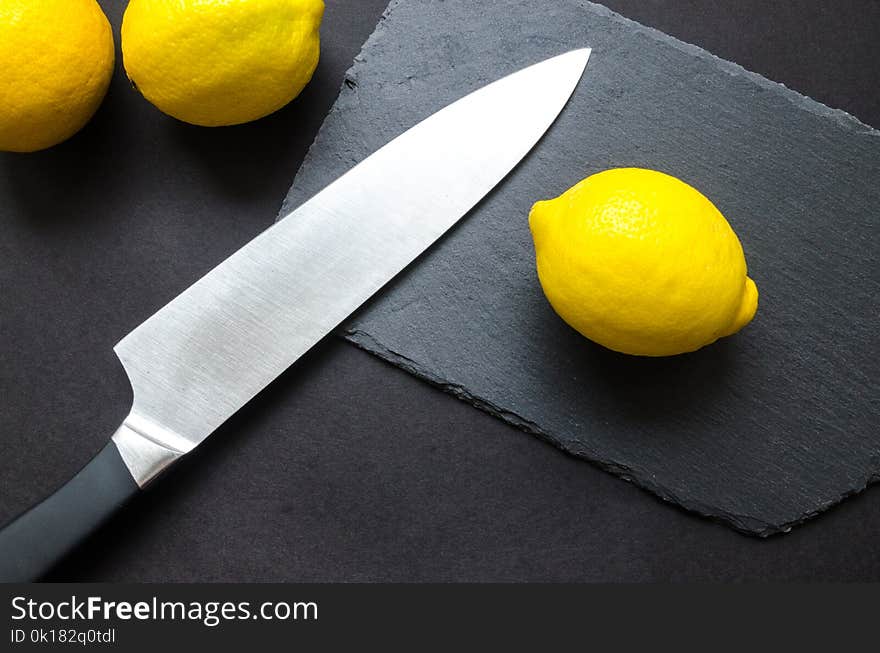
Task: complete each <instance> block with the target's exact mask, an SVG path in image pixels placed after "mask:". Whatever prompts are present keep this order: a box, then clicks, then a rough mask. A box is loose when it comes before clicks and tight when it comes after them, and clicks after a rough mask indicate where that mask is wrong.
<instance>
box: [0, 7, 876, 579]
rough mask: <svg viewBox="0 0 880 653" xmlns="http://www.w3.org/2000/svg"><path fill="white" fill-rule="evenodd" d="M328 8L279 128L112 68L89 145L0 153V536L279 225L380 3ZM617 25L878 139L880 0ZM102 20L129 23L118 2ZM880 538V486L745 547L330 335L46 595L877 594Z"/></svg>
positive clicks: (708, 10) (648, 17)
mask: <svg viewBox="0 0 880 653" xmlns="http://www.w3.org/2000/svg"><path fill="white" fill-rule="evenodd" d="M327 4H328V8H327V16H326V20H325V24H324V27H323V29H322V35H323V56H322V61H321V65H320V67H319V69H318V72H317V73H316V76H315V79H314V80H313V82H312V83H311V85H310V86H309V87H308V88H307V89H306V91H305V92H304V93H303V95H302V96H301V97H300V98H299V99H298V100H297V101H296V102H295V103H293V105H291V106H290V107H288V108H286V109H285V110H283V111H281V112H279V113H278V114H276V115H274V116H271V117H269V118H267V119H265V120H262V121H259V122H257V123H254V124H251V125H247V126H243V127H238V128H232V129H224V130H206V129H200V128H195V127H190V126H187V125H183V124H180V123H176V122H174V121H173V120H171V119H170V118H165V117H164V116H162V115H161V114H159V113H158V112H156V111H155V110H154V109H152V107H150V106H149V105H148V104H147V103H146V102H145V101H143V100H142V99H141V98H140V97H139V96H138V95H137V94H136V93H135V92H134V91H132V90H131V89H129V88H128V87H127V84H126V82H125V80H124V77H123V76H122V75H121V72H120V71H121V68H120V65H119V62H117V69H118V70H117V76H116V78H115V79H114V82H113V85H112V87H111V90H110V94H109V96H108V98H107V101H106V102H105V104H104V105H103V107H102V108H101V110H100V111H99V113H98V114H97V116H96V117H95V119H94V120H93V121H92V123H91V124H90V125H89V126H88V127H87V128H86V129H85V130H84V131H83V132H82V133H81V134H79V135H78V136H76V137H75V138H74V139H72V140H71V141H69V142H68V143H66V144H64V145H62V146H60V147H57V148H54V149H53V150H50V151H48V152H44V153H40V154H36V155H29V156H18V155H2V156H0V289H2V292H0V343H2V346H0V393H2V397H3V399H2V406H3V408H2V412H0V446H2V451H3V455H2V456H0V520H5V519H6V518H9V517H12V516H13V515H14V514H15V513H16V512H18V511H20V510H22V509H23V508H25V507H26V506H28V505H30V504H31V503H33V502H35V501H37V500H39V499H40V498H42V496H44V495H45V494H47V493H48V492H49V491H51V490H52V489H54V488H55V487H56V486H57V485H59V484H60V483H61V482H63V481H65V480H67V478H69V476H70V475H72V474H73V473H74V472H75V471H76V470H78V469H79V468H80V467H81V466H82V465H83V464H84V463H85V462H87V460H88V459H89V458H90V457H91V456H92V455H93V454H94V453H95V452H96V451H97V450H98V449H99V448H100V447H101V446H102V445H103V443H104V442H105V441H106V438H107V437H108V436H109V435H110V433H111V432H112V431H113V430H114V429H115V427H116V425H117V424H118V422H119V421H120V420H121V419H122V418H123V417H124V415H125V413H126V411H127V408H128V406H129V401H130V390H129V388H128V384H127V381H126V379H125V375H124V373H123V371H122V368H121V367H120V366H119V364H118V362H117V361H116V359H115V356H114V354H113V352H112V350H111V347H112V345H113V344H114V343H115V342H116V341H117V340H118V339H119V338H121V337H122V336H123V335H124V334H125V333H127V332H128V331H129V330H130V329H131V328H133V327H134V326H135V325H137V324H138V323H139V322H141V321H142V320H143V319H144V318H146V317H147V316H148V315H149V314H151V313H152V312H153V311H154V310H155V309H157V308H158V307H160V306H161V305H162V304H163V303H164V302H165V301H167V300H168V299H170V298H171V297H172V296H174V295H175V294H176V293H177V292H179V291H180V290H181V289H183V288H184V287H185V286H186V285H187V284H188V283H190V282H191V281H193V280H194V279H195V278H196V277H197V276H199V275H200V274H201V273H203V272H205V271H207V270H208V269H209V268H210V267H212V266H213V265H214V264H215V263H216V262H218V261H219V260H221V259H222V258H224V257H225V256H226V255H228V254H229V253H231V252H232V251H234V250H235V249H236V248H237V247H238V246H240V245H241V244H243V243H244V242H246V241H247V240H248V239H249V238H250V237H252V236H253V235H255V234H256V233H257V232H258V231H260V230H261V229H263V228H265V227H266V226H268V225H270V224H271V222H272V220H273V219H274V217H275V213H276V212H277V210H278V208H279V206H280V204H281V200H282V198H283V196H284V193H285V192H286V190H287V187H288V186H289V184H290V181H291V179H292V178H293V174H294V172H295V171H296V168H297V166H298V165H299V163H300V162H301V160H302V157H303V156H304V154H305V152H306V149H307V148H308V145H309V143H310V142H311V140H312V138H313V137H314V134H315V132H316V130H317V128H318V126H319V125H320V123H321V120H322V119H323V116H324V113H325V112H326V110H327V109H328V108H329V106H330V104H331V103H332V101H333V99H334V97H335V94H336V91H337V89H338V87H339V84H340V83H341V80H342V77H343V73H344V71H345V69H346V68H347V67H348V65H349V63H350V62H351V59H352V58H353V56H354V55H355V54H356V53H357V51H358V49H359V47H360V45H361V43H362V42H363V41H364V39H365V38H366V37H367V36H368V35H369V33H370V32H371V31H372V29H373V27H374V25H375V23H376V21H377V20H378V17H379V15H380V13H381V11H382V9H383V8H384V4H385V3H384V0H368V1H367V0H364V1H361V2H357V3H346V2H328V3H327ZM605 4H606V5H607V6H609V7H611V8H612V9H614V10H616V11H619V12H621V13H623V14H624V15H626V16H628V17H630V18H633V19H635V20H639V21H641V22H643V23H645V24H648V25H651V26H653V27H657V28H659V29H661V30H663V31H666V32H668V33H670V34H672V35H673V36H676V37H678V38H681V39H683V40H685V41H689V42H692V43H695V44H697V45H700V46H703V47H705V48H707V49H708V50H710V51H712V52H714V53H715V54H717V55H719V56H722V57H724V58H728V59H731V60H733V61H736V62H737V63H739V64H742V65H743V66H745V67H746V68H748V69H750V70H754V71H756V72H759V73H762V74H764V75H766V76H767V77H769V78H770V79H773V80H776V81H780V82H783V83H785V84H786V85H788V86H790V87H792V88H794V89H796V90H798V91H800V92H803V93H805V94H807V95H811V96H812V97H814V98H816V99H818V100H819V101H821V102H824V103H826V104H828V105H830V106H833V107H837V108H841V109H844V110H846V111H849V112H850V113H852V114H853V115H855V116H856V117H858V118H859V119H861V120H862V121H864V122H866V123H868V124H871V125H874V126H880V98H878V95H880V94H878V92H877V89H878V88H880V67H878V66H877V63H876V62H877V61H878V56H880V43H878V39H877V34H878V33H880V3H877V2H875V1H864V2H855V1H851V2H840V3H827V2H806V1H798V2H785V3H764V2H758V1H757V0H749V1H748V2H737V3H714V2H708V1H704V2H696V1H688V2H685V1H682V0H653V1H649V2H646V1H645V0H626V1H622V0H621V1H615V2H611V1H609V2H606V3H605ZM102 5H103V6H104V8H105V10H106V11H107V13H108V16H109V17H110V19H111V22H113V23H114V25H115V26H117V28H118V25H119V22H120V20H121V14H122V9H123V3H121V2H111V1H110V0H105V1H104V2H102ZM536 6H538V5H537V4H536ZM116 33H117V34H118V29H117V32H116ZM117 45H118V44H117ZM878 537H880V492H878V490H877V488H872V489H869V490H868V491H867V492H865V493H864V494H863V495H861V496H858V497H855V498H852V499H850V500H848V501H846V502H845V503H844V504H842V505H841V506H840V507H838V508H835V509H834V510H832V511H831V512H829V513H828V514H826V515H824V516H821V517H820V518H818V519H816V520H814V521H813V522H811V523H809V524H807V525H805V526H802V527H800V528H798V529H796V530H795V531H794V532H793V533H791V534H789V535H784V536H777V537H773V538H770V539H768V540H766V541H760V540H755V539H752V538H747V537H744V536H742V535H739V534H737V533H735V532H732V531H730V530H729V529H727V528H725V527H723V526H720V525H717V524H714V523H711V522H708V521H705V520H702V519H700V518H697V517H694V516H691V515H689V514H686V513H684V512H682V511H680V510H678V509H676V508H673V507H671V506H667V505H664V504H662V503H661V502H659V501H658V500H656V499H654V498H653V497H652V496H650V495H649V494H647V493H645V492H643V491H641V490H638V489H637V488H635V487H633V486H631V485H629V484H627V483H624V482H621V481H620V480H618V479H616V478H613V477H611V476H610V475H608V474H605V473H604V472H601V471H599V470H598V469H596V468H594V467H592V466H590V465H587V464H585V463H583V462H580V461H577V460H575V459H572V458H570V457H567V456H565V455H563V454H561V453H560V452H558V451H557V450H556V449H554V448H552V447H550V446H549V445H546V444H542V443H541V442H538V441H536V440H535V439H534V438H532V437H530V436H528V435H526V434H524V433H520V432H518V431H516V430H515V429H513V428H511V427H509V426H506V425H504V424H502V423H500V422H498V421H497V420H495V419H493V418H491V417H489V416H488V415H486V414H483V413H481V412H480V411H477V410H475V409H473V408H471V407H469V406H467V405H465V404H463V403H461V402H459V401H457V400H455V399H454V398H452V397H450V396H448V395H445V394H443V393H441V392H440V391H438V390H435V389H433V388H431V387H429V386H427V385H425V384H423V383H421V382H420V381H418V380H416V379H414V378H412V377H410V376H408V375H407V374H405V373H404V372H402V371H400V370H397V369H395V368H393V367H391V366H389V365H386V364H384V363H382V362H380V361H378V360H376V359H374V358H373V357H371V356H370V355H368V354H366V353H364V352H361V351H358V350H356V349H355V348H353V347H352V346H350V345H348V344H345V343H342V342H339V341H335V340H331V341H326V342H324V343H322V344H321V345H319V346H318V347H317V348H316V350H315V351H313V352H312V353H311V354H310V355H309V356H308V357H307V358H306V359H305V360H303V361H301V362H300V363H298V364H297V365H296V366H295V367H294V368H293V369H291V370H290V371H289V372H288V373H286V374H285V375H283V376H282V377H281V378H280V379H279V380H278V382H276V383H275V384H273V385H272V386H271V387H270V388H269V389H268V390H267V391H266V392H264V393H263V394H262V395H261V396H260V397H258V398H257V399H256V400H255V401H254V402H252V404H251V405H249V406H248V407H246V408H245V409H244V410H243V411H241V412H240V413H239V414H238V415H237V416H236V417H235V418H233V419H232V420H231V421H230V422H229V423H228V424H227V425H225V426H224V427H223V428H222V429H221V430H220V431H218V433H217V434H216V435H215V436H214V437H212V438H211V439H210V440H209V441H208V442H207V443H206V444H205V445H204V446H203V448H201V449H200V451H199V453H198V454H196V455H193V456H191V457H190V459H189V460H185V461H184V462H182V463H181V464H180V465H178V466H177V467H176V468H175V469H174V470H172V472H171V473H170V474H169V475H168V476H167V477H166V478H165V479H163V481H162V482H161V483H159V484H157V485H156V486H154V487H153V488H151V489H150V490H149V491H148V492H147V493H146V494H145V495H144V496H143V497H141V498H140V500H138V501H137V503H136V504H133V505H132V506H130V508H129V509H128V510H127V511H126V512H124V513H123V514H122V515H120V516H119V517H118V518H117V519H115V520H114V521H113V522H112V523H110V524H109V525H108V526H107V527H106V528H105V529H104V530H103V531H102V532H101V533H100V534H99V535H98V536H97V537H96V538H94V539H93V540H92V541H91V542H90V543H89V545H88V547H87V548H86V549H85V550H84V551H82V552H81V553H79V554H76V555H75V556H74V557H72V558H71V559H69V560H68V561H67V562H66V563H65V564H64V565H62V566H61V567H60V568H59V569H58V570H57V571H56V574H55V576H54V578H55V579H58V580H110V581H122V580H132V581H186V580H205V581H212V580H230V581H235V580H239V581H247V580H265V581H342V580H400V581H409V580H712V579H715V580H748V579H780V580H781V579H805V580H806V579H828V580H857V579H858V580H878V579H880V548H878V547H877V546H876V542H877V541H878Z"/></svg>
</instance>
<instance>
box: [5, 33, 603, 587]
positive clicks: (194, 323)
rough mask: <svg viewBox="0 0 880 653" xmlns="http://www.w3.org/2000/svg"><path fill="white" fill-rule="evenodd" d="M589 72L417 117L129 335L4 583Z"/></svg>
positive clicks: (480, 186) (432, 236) (469, 183)
mask: <svg viewBox="0 0 880 653" xmlns="http://www.w3.org/2000/svg"><path fill="white" fill-rule="evenodd" d="M589 57H590V50H589V49H581V50H573V51H571V52H567V53H565V54H562V55H559V56H556V57H553V58H551V59H547V60H545V61H543V62H540V63H537V64H534V65H532V66H529V67H528V68H524V69H522V70H520V71H519V72H516V73H513V74H512V75H508V76H507V77H504V78H502V79H500V80H498V81H495V82H493V83H491V84H489V85H487V86H485V87H483V88H481V89H478V90H476V91H474V92H472V93H471V94H470V95H467V96H465V97H464V98H462V99H460V100H458V101H457V102H454V103H452V104H450V105H448V106H447V107H445V108H443V109H441V110H440V111H438V112H437V113H435V114H433V115H431V116H430V117H428V118H426V119H425V120H423V121H422V122H421V123H419V124H417V125H416V126H414V127H412V128H411V129H409V130H408V131H406V132H404V133H403V134H401V135H400V136H398V137H397V138H395V139H394V140H392V141H391V142H389V143H388V144H387V145H385V146H384V147H382V148H381V149H379V150H378V151H376V152H375V153H374V154H372V155H371V156H370V157H368V158H367V159H365V160H364V161H362V162H361V163H359V164H358V165H356V166H355V167H354V168H352V169H351V170H350V171H349V172H347V173H346V174H344V175H343V176H341V177H340V178H339V179H337V180H336V181H334V182H332V183H331V184H330V185H328V186H327V187H326V188H325V189H324V190H322V191H321V192H319V193H318V194H317V195H315V196H314V197H313V198H312V199H310V200H309V201H307V202H305V203H304V204H303V205H301V206H300V207H299V208H297V209H296V210H294V211H293V212H292V213H291V214H290V215H289V216H288V217H286V218H285V219H284V220H281V221H279V222H278V223H276V224H275V225H273V226H272V227H270V228H269V229H267V230H266V231H264V232H263V233H262V234H260V235H258V236H257V237H256V238H254V239H253V240H252V241H250V242H249V243H247V244H246V245H245V246H244V247H242V248H241V249H239V250H238V251H237V252H235V253H234V254H232V255H231V256H230V257H229V258H227V259H226V260H225V261H223V262H222V263H220V264H219V265H218V266H217V267H215V268H214V269H213V270H211V271H210V272H208V273H207V274H206V275H205V276H203V277H202V278H201V279H199V280H198V281H196V282H195V283H194V284H193V285H192V286H190V287H189V288H188V289H186V290H184V291H183V292H182V293H181V294H180V295H178V296H177V297H176V298H174V299H173V300H172V301H171V302H169V303H168V304H167V305H165V306H164V307H163V308H161V309H160V310H159V311H158V312H156V313H155V314H154V315H153V316H151V317H149V318H148V319H147V320H146V321H145V322H143V323H142V324H141V325H140V326H138V327H136V328H135V329H134V330H133V331H132V332H131V333H129V334H128V335H127V336H125V338H123V339H122V340H121V341H120V342H119V343H118V344H117V345H116V347H115V348H114V351H115V352H116V354H117V356H118V357H119V359H120V361H121V362H122V365H123V367H124V368H125V371H126V373H127V375H128V378H129V380H130V382H131V386H132V390H133V403H132V407H131V410H130V412H129V414H128V416H127V417H126V418H125V419H124V420H123V422H122V424H121V425H120V426H119V428H118V429H117V430H116V432H115V433H114V434H113V435H112V437H111V439H110V442H108V444H107V446H105V447H104V449H102V450H101V452H99V453H98V455H96V456H95V458H93V459H92V461H91V462H90V463H89V464H88V465H86V467H84V468H83V469H82V470H81V471H80V472H79V473H78V474H77V475H76V476H75V477H74V478H73V479H71V481H69V482H68V483H67V484H66V485H65V486H63V487H62V488H61V489H59V490H58V491H57V492H56V493H55V494H53V495H52V496H50V497H49V498H48V499H46V500H44V501H43V502H42V503H40V504H38V505H37V506H35V507H34V508H32V509H31V510H29V511H28V512H25V513H24V514H23V515H21V516H19V517H18V518H16V519H15V520H13V521H12V522H11V523H10V524H8V525H7V526H5V527H4V528H3V529H2V530H0V580H4V581H10V580H19V581H21V580H32V579H35V578H38V577H40V576H41V575H42V574H44V573H45V572H46V571H47V570H48V569H49V568H51V566H52V565H53V564H54V563H55V562H56V561H57V560H59V559H60V558H61V557H63V556H64V555H65V554H66V553H68V552H69V551H70V550H72V548H74V546H75V545H76V544H77V543H78V542H80V541H81V540H82V539H84V538H85V537H86V536H87V535H88V534H89V533H91V532H92V531H93V530H95V529H96V528H97V527H98V526H99V525H100V524H101V523H103V522H104V521H105V520H106V519H107V518H108V517H109V515H111V514H112V513H113V512H115V511H116V510H117V509H118V508H119V507H121V506H122V505H124V503H126V502H127V501H128V500H129V499H130V498H131V497H132V496H134V495H136V494H137V492H138V491H139V490H140V489H142V488H144V487H146V486H147V485H148V484H149V483H150V482H151V481H152V480H153V479H154V478H156V477H157V476H158V475H159V474H160V473H161V472H162V471H164V470H165V469H166V468H167V467H168V466H169V465H171V464H172V463H174V462H175V461H176V460H178V459H179V458H180V457H181V456H183V455H185V454H187V453H189V452H191V451H192V450H193V449H194V448H195V447H197V446H198V445H199V444H200V443H201V442H202V441H203V440H204V439H205V438H206V437H208V436H209V435H210V434H211V433H212V432H213V431H214V430H215V429H216V428H217V427H218V426H220V425H221V424H222V423H223V422H224V421H226V420H227V419H228V418H229V417H230V416H231V415H232V414H234V413H235V412H236V411H237V410H238V409H239V408H241V407H242V406H243V405H244V404H246V403H247V402H248V401H249V400H250V399H252V398H253V397H254V396H255V395H256V394H257V393H258V392H259V391H260V390H262V389H263V388H264V387H265V386H266V385H268V384H269V383H270V382H271V381H272V380H273V379H275V378H276V377H277V376H278V375H279V374H281V373H282V372H283V371H284V370H286V369H287V368H288V367H289V366H290V365H291V364H292V363H294V362H295V361H296V360H297V359H298V358H299V357H300V356H302V355H303V354H304V353H305V352H306V351H308V350H309V349H310V348H311V347H312V346H313V345H314V344H315V343H317V342H318V341H319V340H321V339H322V338H323V337H324V336H326V335H327V334H328V333H330V332H331V331H332V330H333V329H334V328H336V327H337V326H338V325H339V324H340V323H341V322H342V321H343V320H344V319H345V318H346V317H348V316H349V315H350V314H351V313H352V312H353V311H355V310H356V309H357V308H358V307H359V306H360V305H361V304H363V303H364V302H365V301H366V300H367V299H369V298H370V297H371V296H372V295H373V294H375V293H376V292H377V291H379V290H380V289H381V288H382V287H383V286H384V285H385V284H386V283H387V282H388V281H390V280H391V279H392V278H394V277H395V276H396V275H397V274H398V273H400V272H401V271H402V270H403V269H404V268H406V267H407V266H408V265H409V264H410V263H411V262H412V261H414V260H415V259H416V258H417V257H418V256H419V255H420V254H421V253H422V252H423V251H424V250H425V249H427V248H428V247H429V246H430V245H431V244H432V243H434V242H435V241H436V240H437V239H438V238H440V236H442V235H443V233H445V232H446V231H447V230H448V229H449V228H450V227H451V226H452V225H454V224H455V223H456V222H457V221H458V220H459V219H460V218H461V217H462V216H464V215H465V214H466V213H467V212H468V211H469V210H470V209H471V208H472V207H473V206H474V205H475V204H476V203H477V202H478V201H479V200H480V199H481V198H482V197H483V196H484V195H485V194H486V193H488V192H489V191H490V190H491V189H492V188H493V187H495V186H496V185H497V184H498V183H499V182H500V181H501V180H502V179H503V178H504V177H505V176H506V175H507V174H508V173H509V172H510V170H512V169H513V168H514V167H515V166H516V164H517V163H518V162H519V161H520V160H521V159H522V158H523V157H524V156H525V155H526V154H527V153H528V152H529V150H531V149H532V147H534V145H535V143H537V142H538V140H539V139H540V138H541V136H542V135H543V134H544V132H545V131H546V130H547V129H548V128H549V127H550V125H551V124H552V123H553V121H554V120H555V119H556V117H557V116H558V114H559V112H560V111H561V110H562V108H563V107H564V106H565V104H566V103H567V102H568V99H569V98H570V96H571V94H572V93H573V91H574V89H575V87H576V85H577V83H578V81H579V80H580V78H581V76H582V73H583V71H584V69H585V67H586V65H587V62H588V60H589Z"/></svg>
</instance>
